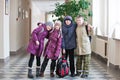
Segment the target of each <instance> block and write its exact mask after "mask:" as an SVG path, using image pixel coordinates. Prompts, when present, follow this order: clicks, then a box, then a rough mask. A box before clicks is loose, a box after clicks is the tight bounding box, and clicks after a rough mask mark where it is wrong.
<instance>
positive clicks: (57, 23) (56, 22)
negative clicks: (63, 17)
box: [54, 20, 62, 27]
mask: <svg viewBox="0 0 120 80" xmlns="http://www.w3.org/2000/svg"><path fill="white" fill-rule="evenodd" d="M56 25H59V26H60V27H61V26H62V23H61V21H60V20H56V21H55V25H54V26H56Z"/></svg>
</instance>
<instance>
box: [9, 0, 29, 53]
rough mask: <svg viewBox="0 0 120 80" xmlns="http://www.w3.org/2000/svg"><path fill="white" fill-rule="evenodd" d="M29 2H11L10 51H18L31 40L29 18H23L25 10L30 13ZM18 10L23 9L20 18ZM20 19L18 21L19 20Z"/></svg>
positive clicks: (14, 0)
mask: <svg viewBox="0 0 120 80" xmlns="http://www.w3.org/2000/svg"><path fill="white" fill-rule="evenodd" d="M28 1H29V0H11V9H10V13H11V14H10V51H17V50H18V49H20V48H21V47H23V46H25V45H26V44H27V42H28V40H29V18H23V16H22V14H23V10H24V11H28V12H29V2H28ZM18 8H20V9H21V11H20V15H19V17H18ZM17 19H18V20H17Z"/></svg>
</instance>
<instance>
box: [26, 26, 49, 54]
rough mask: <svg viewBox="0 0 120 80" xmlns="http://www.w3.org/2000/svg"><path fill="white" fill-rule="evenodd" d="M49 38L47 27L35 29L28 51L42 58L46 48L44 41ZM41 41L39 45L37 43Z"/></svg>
mask: <svg viewBox="0 0 120 80" xmlns="http://www.w3.org/2000/svg"><path fill="white" fill-rule="evenodd" d="M47 36H48V31H47V29H46V25H45V24H42V25H41V26H39V27H38V28H36V29H34V30H33V32H32V37H31V39H30V41H29V44H28V47H27V51H28V52H29V53H31V54H34V55H36V56H41V54H42V52H43V48H44V39H45V38H46V37H47ZM37 40H38V41H39V43H40V44H39V45H37V44H36V41H37Z"/></svg>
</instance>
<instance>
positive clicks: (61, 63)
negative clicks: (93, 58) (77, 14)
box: [56, 56, 69, 77]
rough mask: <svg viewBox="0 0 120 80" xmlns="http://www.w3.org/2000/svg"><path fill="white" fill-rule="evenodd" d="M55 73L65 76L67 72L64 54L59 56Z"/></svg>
mask: <svg viewBox="0 0 120 80" xmlns="http://www.w3.org/2000/svg"><path fill="white" fill-rule="evenodd" d="M56 74H57V75H58V76H59V77H65V76H66V75H68V74H69V66H68V62H67V60H66V58H65V57H64V56H62V57H60V58H59V59H58V61H57V66H56Z"/></svg>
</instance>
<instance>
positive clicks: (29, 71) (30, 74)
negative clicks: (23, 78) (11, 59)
mask: <svg viewBox="0 0 120 80" xmlns="http://www.w3.org/2000/svg"><path fill="white" fill-rule="evenodd" d="M28 78H34V76H33V74H32V69H28Z"/></svg>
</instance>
